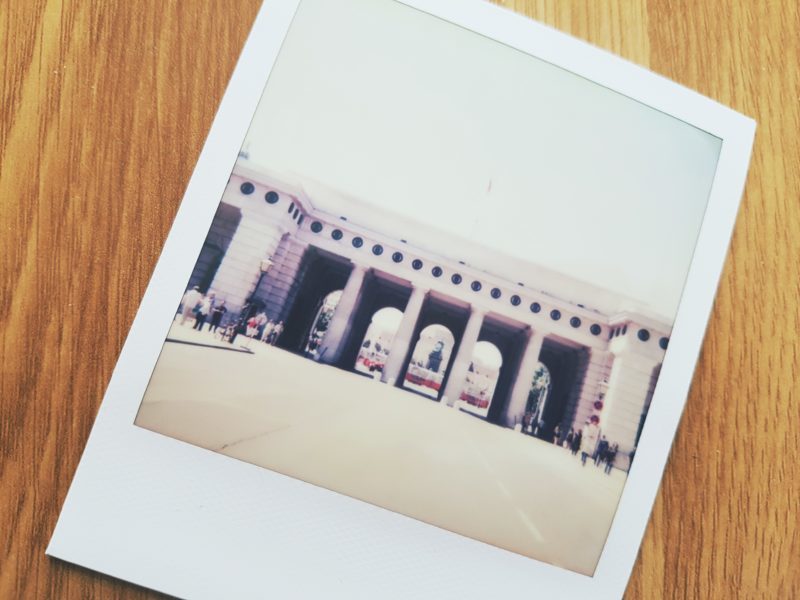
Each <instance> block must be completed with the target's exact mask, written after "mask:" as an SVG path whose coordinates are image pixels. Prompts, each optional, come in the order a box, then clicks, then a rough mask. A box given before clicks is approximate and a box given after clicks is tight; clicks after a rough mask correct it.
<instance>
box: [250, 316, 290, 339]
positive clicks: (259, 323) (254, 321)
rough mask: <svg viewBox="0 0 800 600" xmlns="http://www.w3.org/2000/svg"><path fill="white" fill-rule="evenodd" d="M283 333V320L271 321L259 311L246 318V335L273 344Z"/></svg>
mask: <svg viewBox="0 0 800 600" xmlns="http://www.w3.org/2000/svg"><path fill="white" fill-rule="evenodd" d="M282 333H283V321H278V322H275V321H272V320H270V318H269V317H267V313H265V312H263V311H262V312H260V313H258V314H257V315H253V316H252V317H250V318H249V319H248V320H247V337H249V338H252V339H254V340H259V341H262V342H264V343H266V344H269V345H270V346H274V345H275V344H276V343H277V342H278V339H279V338H280V337H281V334H282Z"/></svg>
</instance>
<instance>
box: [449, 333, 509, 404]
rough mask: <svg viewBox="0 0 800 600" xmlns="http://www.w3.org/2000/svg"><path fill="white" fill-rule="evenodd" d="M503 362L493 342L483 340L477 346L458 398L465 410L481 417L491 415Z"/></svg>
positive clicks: (501, 355) (498, 349) (501, 354)
mask: <svg viewBox="0 0 800 600" xmlns="http://www.w3.org/2000/svg"><path fill="white" fill-rule="evenodd" d="M503 362H504V360H503V353H502V352H501V350H500V348H498V347H497V346H496V345H495V344H493V343H492V342H489V341H486V340H482V341H479V342H477V343H476V344H475V349H474V350H473V352H472V362H471V364H470V366H469V369H468V370H467V376H466V380H465V382H464V387H463V389H462V390H461V394H460V395H459V398H458V399H459V400H460V401H461V403H462V404H461V407H462V409H463V410H465V411H467V412H471V413H474V414H477V415H479V416H481V417H486V416H487V415H488V414H489V406H490V405H491V403H492V400H493V399H494V393H495V391H496V388H497V384H498V383H499V381H500V370H501V369H502V367H503Z"/></svg>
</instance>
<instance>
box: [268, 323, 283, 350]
mask: <svg viewBox="0 0 800 600" xmlns="http://www.w3.org/2000/svg"><path fill="white" fill-rule="evenodd" d="M282 333H283V321H278V324H277V325H275V327H274V328H273V329H272V341H271V342H270V345H272V346H274V345H275V344H277V343H278V338H280V337H281V334H282Z"/></svg>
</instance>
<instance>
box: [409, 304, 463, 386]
mask: <svg viewBox="0 0 800 600" xmlns="http://www.w3.org/2000/svg"><path fill="white" fill-rule="evenodd" d="M468 318H469V307H467V306H456V305H454V304H450V303H448V302H447V301H445V300H443V299H441V298H439V297H437V296H435V295H433V294H430V295H429V296H428V297H427V298H426V299H425V303H424V304H423V305H422V311H421V312H420V316H419V319H417V324H416V327H415V329H414V334H413V335H412V336H411V339H412V340H413V342H412V343H411V344H410V348H409V351H408V355H407V356H406V357H405V359H404V361H403V369H402V370H401V371H400V375H399V377H398V378H397V382H396V384H395V385H397V386H398V387H402V388H403V389H409V388H408V387H406V386H405V385H404V382H405V381H406V378H407V376H408V375H409V371H410V367H412V366H413V365H412V358H413V357H414V353H415V351H416V350H417V346H418V344H419V342H420V338H421V335H422V332H423V330H425V329H426V328H427V327H429V326H431V325H440V326H441V327H443V328H445V329H447V330H448V331H449V333H450V335H451V336H452V338H453V348H452V349H451V351H450V353H449V355H447V354H446V352H444V348H442V356H441V358H440V359H439V363H438V364H437V365H435V366H436V367H437V372H438V373H440V374H441V381H440V382H439V381H438V379H439V378H438V377H437V382H436V387H435V388H434V389H435V398H434V399H435V400H437V401H438V400H441V398H442V394H443V392H444V389H445V387H446V386H447V380H448V377H449V376H450V367H451V365H452V363H453V360H454V359H455V356H456V354H457V353H458V347H459V345H460V344H461V337H462V336H463V335H464V328H465V327H466V325H467V319H468ZM432 350H433V348H431V350H429V351H428V354H429V353H430V351H432ZM429 358H430V356H428V357H427V359H429ZM427 359H424V360H426V362H427ZM432 366H433V365H432ZM412 379H413V377H412ZM409 391H415V390H413V389H409ZM423 395H425V396H426V397H430V398H433V394H423Z"/></svg>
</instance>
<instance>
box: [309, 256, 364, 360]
mask: <svg viewBox="0 0 800 600" xmlns="http://www.w3.org/2000/svg"><path fill="white" fill-rule="evenodd" d="M367 270H368V269H367V267H365V266H363V265H353V270H352V271H351V272H350V277H349V278H348V279H347V284H346V285H345V286H344V290H343V291H342V297H341V298H340V299H339V304H337V305H336V310H335V311H334V313H333V317H332V318H331V322H330V324H329V325H328V330H327V331H326V332H325V337H324V338H323V339H322V351H321V359H320V360H321V361H322V362H324V363H327V364H335V363H336V361H338V360H339V357H340V356H341V354H342V349H343V347H344V344H345V342H346V341H347V334H348V333H350V328H351V327H352V326H353V319H354V318H355V314H356V307H357V306H358V301H359V300H360V299H361V289H362V287H363V285H364V276H365V275H366V274H367Z"/></svg>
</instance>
